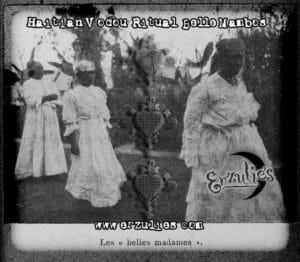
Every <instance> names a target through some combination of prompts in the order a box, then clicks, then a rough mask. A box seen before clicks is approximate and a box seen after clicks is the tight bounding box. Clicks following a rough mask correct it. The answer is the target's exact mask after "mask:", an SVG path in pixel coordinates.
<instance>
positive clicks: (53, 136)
mask: <svg viewBox="0 0 300 262" xmlns="http://www.w3.org/2000/svg"><path fill="white" fill-rule="evenodd" d="M50 94H57V95H58V96H59V93H58V91H57V90H56V87H55V85H54V84H53V83H52V82H50V81H47V80H43V79H42V80H36V79H33V78H31V79H28V80H27V81H26V82H25V83H24V85H23V95H24V99H25V102H26V115H25V124H24V129H23V134H22V141H21V145H20V149H19V153H18V158H17V163H16V168H15V175H16V178H17V179H22V178H26V177H29V176H34V177H40V176H43V175H46V176H50V175H57V174H61V173H66V172H67V165H66V158H65V153H64V149H63V144H62V141H61V137H60V131H59V124H58V119H57V114H56V105H57V104H59V103H61V102H60V101H59V100H56V101H50V102H45V103H43V104H42V98H43V96H45V95H50Z"/></svg>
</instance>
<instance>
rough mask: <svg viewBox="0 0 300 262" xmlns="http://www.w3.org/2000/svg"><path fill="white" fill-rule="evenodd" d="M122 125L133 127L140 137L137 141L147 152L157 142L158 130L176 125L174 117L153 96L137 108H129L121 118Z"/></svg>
mask: <svg viewBox="0 0 300 262" xmlns="http://www.w3.org/2000/svg"><path fill="white" fill-rule="evenodd" d="M121 123H122V124H123V126H126V127H129V126H131V127H132V128H134V129H135V130H136V131H137V132H138V133H139V135H138V137H139V138H140V140H142V141H139V142H142V144H143V145H144V147H143V148H141V149H143V151H144V152H145V153H146V155H147V153H148V151H149V150H151V149H153V146H154V145H155V144H156V143H157V142H158V136H159V131H160V130H161V129H162V127H163V126H164V125H165V126H166V127H168V128H174V127H175V126H176V125H177V120H176V118H174V117H172V116H171V113H170V111H169V110H168V109H166V108H165V106H164V105H162V104H158V103H156V101H155V99H154V98H150V99H149V100H148V101H147V102H146V103H141V105H140V107H139V109H138V110H136V109H130V110H129V111H128V113H127V114H126V116H124V117H123V118H122V119H121Z"/></svg>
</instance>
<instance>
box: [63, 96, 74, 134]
mask: <svg viewBox="0 0 300 262" xmlns="http://www.w3.org/2000/svg"><path fill="white" fill-rule="evenodd" d="M63 121H64V123H65V125H66V130H65V133H64V136H68V135H70V134H71V133H73V132H74V131H75V130H76V129H78V125H77V122H78V120H77V109H76V98H75V96H74V95H73V94H72V91H67V92H66V93H65V95H64V96H63Z"/></svg>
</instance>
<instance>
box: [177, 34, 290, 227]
mask: <svg viewBox="0 0 300 262" xmlns="http://www.w3.org/2000/svg"><path fill="white" fill-rule="evenodd" d="M216 49H217V52H216V54H215V55H214V57H213V61H212V68H211V69H212V72H211V74H210V76H209V77H208V78H206V79H205V80H203V81H201V82H200V83H199V84H198V85H196V86H195V87H194V88H193V89H192V91H191V93H190V95H189V98H188V102H187V107H186V112H185V115H184V132H183V147H182V151H181V158H183V159H184V160H185V163H186V165H187V166H188V167H192V178H191V182H190V186H189V191H188V195H187V198H186V201H187V210H186V220H203V221H206V222H224V223H225V222H227V223H228V222H275V221H277V222H278V221H281V220H282V219H283V215H284V207H283V200H282V193H281V189H280V185H279V183H278V181H277V179H276V177H275V175H274V174H273V178H272V180H273V181H267V182H266V184H265V187H264V188H263V190H262V191H261V192H260V193H259V194H258V195H256V196H255V197H252V198H249V199H247V198H248V197H249V196H250V195H251V194H252V192H253V191H254V190H255V188H256V186H255V183H254V184H253V183H252V186H249V183H250V181H248V180H247V178H245V162H244V161H245V159H243V158H241V157H240V156H233V155H232V154H234V153H238V152H249V153H252V154H255V155H256V156H258V157H259V158H260V159H261V160H262V161H263V163H264V165H265V166H266V167H272V163H271V161H270V159H269V158H268V154H267V151H266V148H265V146H264V144H263V141H262V139H261V137H260V136H259V134H258V131H257V127H256V126H255V124H254V121H255V120H256V118H257V116H258V114H257V113H258V110H259V107H260V106H259V104H258V103H257V102H256V101H255V99H254V97H253V95H252V94H251V93H248V92H247V90H246V87H245V85H244V83H243V82H242V81H239V80H238V78H237V76H238V74H239V72H240V71H241V68H242V65H243V61H244V51H245V46H244V43H243V42H241V41H240V40H238V39H223V40H220V41H219V42H218V43H217V44H216ZM250 165H251V163H250V162H249V166H250ZM212 171H213V172H212ZM251 171H253V170H251ZM232 173H234V174H237V175H235V178H234V179H231V180H230V178H229V177H230V174H232ZM253 173H254V172H251V174H252V176H253ZM209 174H210V175H209ZM228 174H229V175H228ZM243 175H244V177H243ZM226 176H227V178H225V177H226ZM254 176H255V174H254ZM252 179H255V178H253V177H252ZM216 181H219V186H220V185H221V186H222V190H220V191H219V192H217V190H215V189H216V188H212V187H211V185H212V184H210V183H214V182H216ZM221 181H222V182H221ZM253 181H254V180H253ZM239 182H241V183H239ZM246 182H249V183H248V184H247V183H246ZM256 182H257V181H256ZM216 184H217V183H215V185H216ZM250 184H251V183H250ZM256 184H258V183H256ZM232 185H233V186H232ZM247 185H248V186H247ZM227 186H228V187H227ZM240 186H243V187H240ZM219 189H220V188H219Z"/></svg>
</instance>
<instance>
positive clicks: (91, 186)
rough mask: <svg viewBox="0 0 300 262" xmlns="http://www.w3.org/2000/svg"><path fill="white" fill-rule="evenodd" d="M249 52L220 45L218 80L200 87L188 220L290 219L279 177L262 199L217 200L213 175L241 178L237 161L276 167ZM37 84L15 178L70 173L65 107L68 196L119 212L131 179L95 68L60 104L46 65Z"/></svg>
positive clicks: (191, 109) (189, 151)
mask: <svg viewBox="0 0 300 262" xmlns="http://www.w3.org/2000/svg"><path fill="white" fill-rule="evenodd" d="M244 55H245V45H244V43H243V42H242V41H240V40H238V39H223V40H220V41H219V42H218V43H217V44H216V52H215V54H214V56H213V57H212V63H211V73H210V75H209V76H208V77H207V78H206V79H204V80H201V82H200V83H198V84H197V85H195V86H194V87H193V88H192V90H191V93H190V95H189V97H188V101H187V105H186V111H185V115H184V132H183V135H182V137H183V139H182V150H181V154H180V157H181V158H182V159H183V160H184V161H185V164H186V166H187V167H192V177H191V181H190V185H189V190H188V194H187V197H186V202H187V210H186V217H185V219H186V220H194V221H195V220H203V221H209V222H268V221H281V220H282V219H283V218H284V206H283V201H282V194H281V189H280V185H279V183H278V181H277V179H276V177H274V181H273V182H272V183H266V186H265V188H264V189H263V191H262V192H261V193H260V194H258V195H257V196H255V197H253V198H251V199H247V200H244V197H245V196H246V195H247V194H248V195H249V194H250V190H251V188H250V189H245V188H242V187H241V188H227V189H226V190H223V191H222V192H221V193H220V194H213V193H211V192H210V191H209V188H208V186H207V180H206V174H207V172H209V171H211V170H216V174H217V176H221V175H222V174H223V173H224V172H225V171H226V170H237V171H238V170H241V168H242V167H241V161H240V160H239V159H236V158H233V157H231V154H232V153H235V152H239V151H247V152H252V153H253V154H256V155H257V156H259V157H260V158H261V159H262V160H263V162H264V164H265V165H267V166H271V165H272V163H271V161H270V159H269V158H268V154H267V151H266V149H265V146H264V144H263V141H262V139H261V137H260V136H259V133H258V131H257V128H256V126H255V124H254V121H255V120H256V118H257V117H258V110H259V107H260V106H259V104H258V103H257V102H256V100H255V99H254V97H253V95H252V94H251V93H249V92H247V89H246V87H245V85H244V83H243V82H242V81H241V80H240V77H239V76H240V72H241V69H242V67H243V63H244ZM30 70H31V71H32V72H31V75H32V77H31V78H30V79H29V80H27V81H26V82H25V84H24V86H23V92H24V99H25V102H26V104H27V112H26V119H25V126H24V131H23V136H22V142H21V146H20V149H19V154H18V159H17V164H16V169H15V174H16V176H17V178H19V179H21V178H25V177H28V176H34V177H40V176H43V175H54V174H60V173H67V166H66V160H65V154H64V149H63V144H62V142H61V139H60V132H59V126H58V119H57V116H56V111H55V108H56V107H57V106H59V105H62V106H63V120H64V123H65V127H66V128H65V133H64V135H65V136H67V137H69V141H70V143H71V161H72V163H71V168H70V170H69V172H68V180H67V184H66V190H68V191H69V192H70V193H71V194H72V195H73V196H74V197H75V198H78V199H85V200H88V201H90V202H91V204H92V205H93V206H95V207H106V206H113V205H115V204H116V203H117V202H118V200H119V199H120V197H121V194H120V187H121V185H122V184H123V183H124V182H125V180H126V176H125V173H124V171H123V168H122V166H121V165H120V163H119V161H118V159H117V157H116V155H115V152H114V149H113V147H112V145H111V142H110V137H109V134H108V131H107V128H109V127H110V123H109V119H110V112H109V109H108V107H107V105H106V98H107V97H106V93H105V91H103V90H102V89H101V88H99V87H96V86H94V85H93V80H94V72H95V66H94V64H93V63H92V62H90V61H86V60H83V61H80V62H79V63H78V64H77V66H76V77H77V84H76V85H75V87H74V88H73V89H72V90H70V91H67V92H66V93H65V95H64V96H63V98H62V100H61V99H60V96H59V93H58V92H57V91H56V89H55V87H54V86H53V83H51V82H47V81H45V80H43V79H42V77H43V68H42V65H41V64H40V63H38V62H36V63H35V64H34V65H33V66H32V68H31V69H30Z"/></svg>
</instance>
